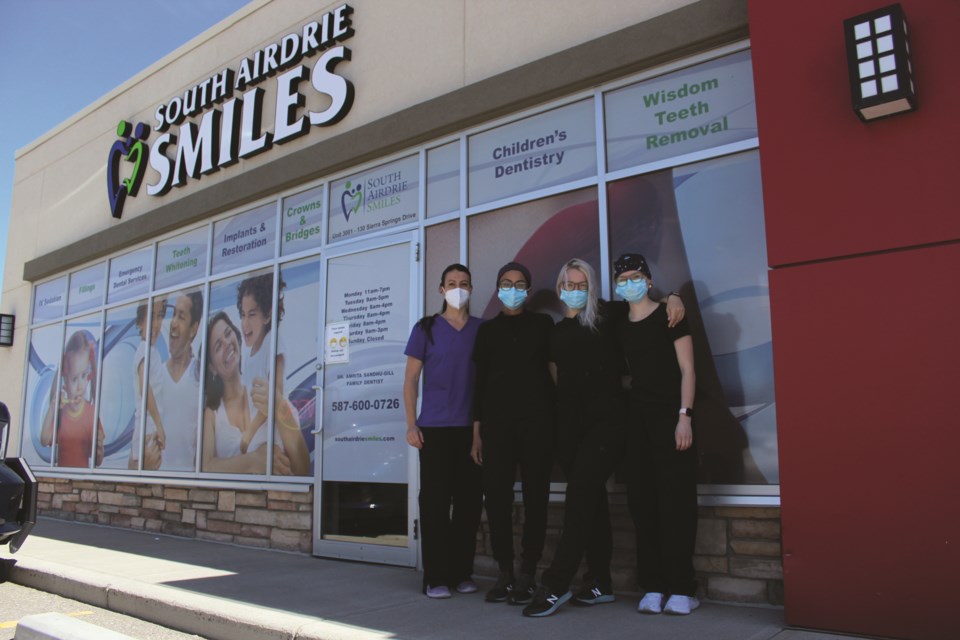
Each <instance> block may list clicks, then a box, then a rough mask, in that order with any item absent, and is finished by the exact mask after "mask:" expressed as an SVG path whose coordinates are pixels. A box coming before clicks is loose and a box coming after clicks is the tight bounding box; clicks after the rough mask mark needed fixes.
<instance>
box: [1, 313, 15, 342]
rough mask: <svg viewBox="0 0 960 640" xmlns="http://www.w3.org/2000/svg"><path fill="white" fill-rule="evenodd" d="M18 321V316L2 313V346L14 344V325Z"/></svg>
mask: <svg viewBox="0 0 960 640" xmlns="http://www.w3.org/2000/svg"><path fill="white" fill-rule="evenodd" d="M16 321H17V318H16V316H11V315H8V314H6V313H0V347H12V346H13V325H14V323H15V322H16Z"/></svg>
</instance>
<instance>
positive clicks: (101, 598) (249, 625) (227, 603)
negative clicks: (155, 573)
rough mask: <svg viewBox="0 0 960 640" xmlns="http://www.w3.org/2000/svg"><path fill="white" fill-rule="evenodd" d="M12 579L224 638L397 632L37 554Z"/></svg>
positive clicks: (325, 638)
mask: <svg viewBox="0 0 960 640" xmlns="http://www.w3.org/2000/svg"><path fill="white" fill-rule="evenodd" d="M10 578H11V580H12V581H13V582H15V583H17V584H20V585H23V586H26V587H31V588H33V589H38V590H40V591H46V592H49V593H55V594H57V595H60V596H63V597H66V598H71V599H73V600H78V601H80V602H85V603H87V604H90V605H93V606H95V607H100V608H102V609H108V610H110V611H115V612H117V613H122V614H125V615H130V616H133V617H136V618H140V619H142V620H147V621H149V622H153V623H155V624H159V625H163V626H165V627H170V628H172V629H177V630H179V631H184V632H187V633H193V634H196V635H199V636H202V637H204V638H210V639H219V638H222V639H224V640H385V639H387V638H396V636H395V635H393V634H387V633H381V632H375V631H371V630H369V629H365V628H362V627H353V626H350V625H345V624H341V623H336V622H330V621H328V620H322V619H318V618H311V617H308V616H300V615H296V614H292V613H283V612H278V611H276V610H274V609H268V608H264V607H258V606H255V605H249V604H242V603H239V602H237V601H235V600H227V599H224V598H217V597H214V596H207V595H202V594H197V593H193V592H190V591H184V590H182V589H178V588H176V587H168V586H163V585H155V584H146V583H143V582H139V581H136V580H130V579H127V578H118V577H113V576H108V575H105V574H102V573H98V572H96V571H89V570H86V569H77V568H67V567H64V566H63V565H60V564H55V563H51V562H44V561H42V560H36V559H26V558H24V559H22V560H19V561H18V562H17V564H16V565H14V567H13V570H12V572H11V575H10Z"/></svg>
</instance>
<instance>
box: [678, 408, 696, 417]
mask: <svg viewBox="0 0 960 640" xmlns="http://www.w3.org/2000/svg"><path fill="white" fill-rule="evenodd" d="M680 415H682V416H687V417H689V418H692V417H693V409H691V408H690V407H681V408H680Z"/></svg>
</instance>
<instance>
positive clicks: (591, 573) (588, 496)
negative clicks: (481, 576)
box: [542, 424, 623, 594]
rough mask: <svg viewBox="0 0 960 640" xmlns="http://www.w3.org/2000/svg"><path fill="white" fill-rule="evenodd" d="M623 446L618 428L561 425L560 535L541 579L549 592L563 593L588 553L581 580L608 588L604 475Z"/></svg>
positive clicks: (607, 510) (609, 535)
mask: <svg viewBox="0 0 960 640" xmlns="http://www.w3.org/2000/svg"><path fill="white" fill-rule="evenodd" d="M622 450H623V431H622V428H621V427H619V426H614V425H608V424H595V425H592V426H590V427H588V428H586V429H584V428H583V427H582V426H581V427H580V428H579V429H577V428H576V427H568V428H562V431H561V433H560V440H559V442H558V445H557V456H558V460H559V462H560V466H561V468H562V469H563V472H564V475H565V476H566V479H567V497H566V502H565V504H564V513H563V533H562V534H561V536H560V543H559V545H558V546H557V552H556V553H555V554H554V557H553V562H552V563H551V565H550V568H549V569H547V570H546V571H544V572H543V577H542V582H543V583H544V584H545V585H546V586H547V587H548V588H549V589H550V590H551V591H552V592H553V593H561V594H562V593H566V592H567V591H568V590H569V589H570V582H571V581H572V580H573V577H574V576H575V575H576V573H577V569H578V568H579V566H580V561H581V560H582V559H583V558H584V556H586V560H587V575H586V576H585V579H586V580H587V581H588V582H589V581H595V582H597V583H598V584H599V585H601V586H602V587H604V588H610V583H611V579H610V558H611V556H612V554H613V540H612V538H613V534H612V532H611V529H610V507H609V504H608V502H607V479H608V478H609V477H610V476H611V475H612V474H613V471H614V469H615V468H616V466H617V464H618V463H619V460H620V457H621V453H622Z"/></svg>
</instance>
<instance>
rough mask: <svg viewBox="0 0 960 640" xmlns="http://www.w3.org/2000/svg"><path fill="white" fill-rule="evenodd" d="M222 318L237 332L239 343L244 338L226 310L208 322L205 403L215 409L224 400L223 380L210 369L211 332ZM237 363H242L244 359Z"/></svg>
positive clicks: (238, 355)
mask: <svg viewBox="0 0 960 640" xmlns="http://www.w3.org/2000/svg"><path fill="white" fill-rule="evenodd" d="M221 320H223V321H224V322H226V323H227V327H229V328H230V330H231V331H233V332H234V333H235V334H236V336H237V342H238V343H239V342H241V341H242V340H243V336H242V335H241V334H240V330H239V329H237V325H235V324H233V321H231V320H230V316H228V315H227V314H226V312H224V311H218V312H217V313H216V315H214V316H213V317H212V318H210V322H208V323H207V370H206V372H205V374H204V378H205V380H206V385H205V386H204V388H205V389H206V397H205V399H204V405H205V406H206V407H207V408H208V409H212V410H214V411H216V410H217V409H218V408H219V407H220V402H221V401H222V400H223V380H221V379H220V376H218V375H217V374H215V373H213V372H212V371H210V332H211V331H213V327H214V325H216V324H217V323H218V322H220V321H221ZM237 357H238V358H241V356H240V352H239V351H238V352H237ZM237 364H238V365H242V364H243V361H242V359H241V360H240V361H239V362H238V363H237Z"/></svg>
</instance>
